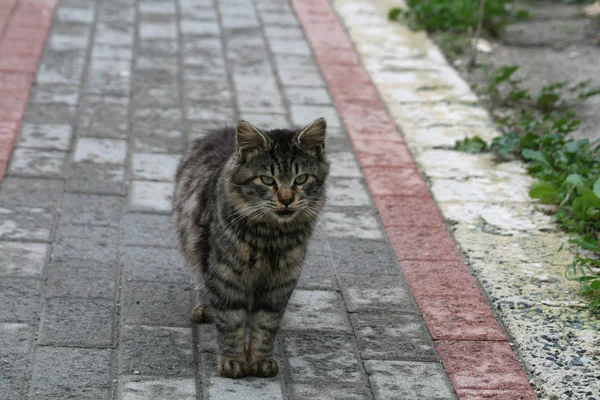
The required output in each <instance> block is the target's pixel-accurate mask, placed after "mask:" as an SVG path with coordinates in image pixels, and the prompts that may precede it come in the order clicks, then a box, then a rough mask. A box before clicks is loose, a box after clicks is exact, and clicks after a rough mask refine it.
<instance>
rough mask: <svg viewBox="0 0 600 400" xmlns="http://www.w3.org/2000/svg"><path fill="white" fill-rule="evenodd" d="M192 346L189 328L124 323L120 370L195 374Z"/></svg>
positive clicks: (176, 374)
mask: <svg viewBox="0 0 600 400" xmlns="http://www.w3.org/2000/svg"><path fill="white" fill-rule="evenodd" d="M192 347H193V345H192V330H191V329H190V328H165V327H150V326H129V325H123V326H122V328H121V341H120V346H119V373H120V374H129V375H133V374H134V373H135V374H140V375H155V376H162V377H193V376H194V363H193V360H192ZM136 371H137V372H136Z"/></svg>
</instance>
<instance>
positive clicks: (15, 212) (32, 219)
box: [0, 205, 54, 241]
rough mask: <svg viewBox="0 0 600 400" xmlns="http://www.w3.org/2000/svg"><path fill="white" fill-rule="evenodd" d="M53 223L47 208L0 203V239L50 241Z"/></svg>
mask: <svg viewBox="0 0 600 400" xmlns="http://www.w3.org/2000/svg"><path fill="white" fill-rule="evenodd" d="M53 223H54V213H53V212H52V211H49V208H48V209H43V208H29V207H16V206H8V207H3V206H1V205H0V239H19V240H34V241H50V239H51V234H52V226H53Z"/></svg>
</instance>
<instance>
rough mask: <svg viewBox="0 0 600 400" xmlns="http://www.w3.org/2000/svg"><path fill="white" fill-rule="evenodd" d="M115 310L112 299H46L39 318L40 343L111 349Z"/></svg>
mask: <svg viewBox="0 0 600 400" xmlns="http://www.w3.org/2000/svg"><path fill="white" fill-rule="evenodd" d="M116 310H117V309H116V306H115V303H114V302H113V301H112V300H104V299H87V300H83V299H71V298H68V297H53V298H49V299H47V300H46V302H45V305H44V310H43V311H42V315H41V323H40V332H39V334H40V336H39V344H40V345H42V346H44V345H51V346H72V347H95V348H103V347H104V348H107V347H111V346H113V345H114V341H115V325H116V322H117V314H116V312H117V311H116Z"/></svg>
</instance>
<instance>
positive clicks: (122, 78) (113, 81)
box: [83, 33, 131, 96]
mask: <svg viewBox="0 0 600 400" xmlns="http://www.w3.org/2000/svg"><path fill="white" fill-rule="evenodd" d="M96 34H97V33H96ZM117 43H118V42H117ZM130 70H131V62H130V61H128V60H118V59H105V58H92V61H91V63H90V67H89V71H88V76H87V79H86V83H85V85H84V87H83V90H84V92H85V93H92V94H104V95H115V96H127V95H129V85H130Z"/></svg>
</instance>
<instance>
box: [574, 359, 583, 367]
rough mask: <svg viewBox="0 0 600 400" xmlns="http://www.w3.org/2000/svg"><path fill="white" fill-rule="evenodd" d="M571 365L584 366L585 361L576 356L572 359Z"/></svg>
mask: <svg viewBox="0 0 600 400" xmlns="http://www.w3.org/2000/svg"><path fill="white" fill-rule="evenodd" d="M571 365H572V366H574V367H582V366H583V362H582V361H581V360H580V359H579V358H577V357H574V358H573V359H572V360H571Z"/></svg>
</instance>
